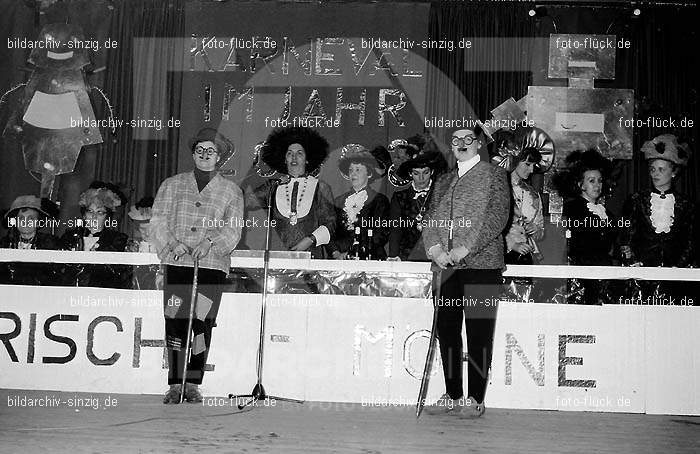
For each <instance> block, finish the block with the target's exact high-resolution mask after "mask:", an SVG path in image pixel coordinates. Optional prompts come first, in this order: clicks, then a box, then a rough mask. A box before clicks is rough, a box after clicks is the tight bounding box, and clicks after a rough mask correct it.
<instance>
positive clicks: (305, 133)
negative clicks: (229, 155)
mask: <svg viewBox="0 0 700 454" xmlns="http://www.w3.org/2000/svg"><path fill="white" fill-rule="evenodd" d="M327 157H328V141H326V139H325V138H323V136H321V135H320V134H319V133H318V132H317V131H315V130H313V129H311V128H302V127H288V128H280V129H276V130H274V131H272V132H271V133H270V135H269V136H268V137H267V139H266V140H265V142H264V143H263V144H262V145H261V146H260V147H259V148H258V156H257V157H256V159H258V160H257V161H256V167H258V169H260V167H259V166H260V164H264V165H266V166H267V167H268V168H269V169H271V171H272V172H271V173H269V174H268V175H263V173H261V172H260V170H259V171H258V173H259V174H261V175H263V176H271V175H272V174H274V172H275V171H276V172H277V174H278V175H280V176H281V177H282V178H281V180H282V181H281V182H280V184H278V185H277V186H276V187H274V183H273V182H268V183H265V184H263V185H261V186H260V187H258V188H257V189H255V191H253V192H252V193H251V194H250V195H252V196H253V197H248V205H249V206H251V207H252V206H254V205H258V206H262V207H266V206H267V200H268V197H269V196H270V191H271V190H273V191H274V193H273V194H272V200H271V202H272V227H274V234H273V235H271V237H270V249H271V250H273V251H298V252H303V251H309V252H311V256H312V257H313V258H318V259H324V258H328V255H329V254H328V251H327V247H328V246H327V245H328V243H329V241H331V239H332V238H333V235H334V231H335V208H334V206H333V193H332V192H331V188H330V186H328V184H326V183H325V182H323V181H321V180H319V179H318V174H319V173H320V171H321V167H322V166H323V163H324V162H325V160H326V158H327ZM263 229H264V227H263Z"/></svg>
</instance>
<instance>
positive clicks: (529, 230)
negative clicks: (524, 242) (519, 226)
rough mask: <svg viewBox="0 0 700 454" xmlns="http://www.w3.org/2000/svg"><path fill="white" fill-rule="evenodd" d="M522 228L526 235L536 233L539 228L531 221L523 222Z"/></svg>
mask: <svg viewBox="0 0 700 454" xmlns="http://www.w3.org/2000/svg"><path fill="white" fill-rule="evenodd" d="M523 229H524V230H525V233H526V234H527V235H528V236H534V235H536V234H537V232H538V230H539V229H538V228H537V226H536V225H535V224H534V223H532V222H526V223H525V224H523Z"/></svg>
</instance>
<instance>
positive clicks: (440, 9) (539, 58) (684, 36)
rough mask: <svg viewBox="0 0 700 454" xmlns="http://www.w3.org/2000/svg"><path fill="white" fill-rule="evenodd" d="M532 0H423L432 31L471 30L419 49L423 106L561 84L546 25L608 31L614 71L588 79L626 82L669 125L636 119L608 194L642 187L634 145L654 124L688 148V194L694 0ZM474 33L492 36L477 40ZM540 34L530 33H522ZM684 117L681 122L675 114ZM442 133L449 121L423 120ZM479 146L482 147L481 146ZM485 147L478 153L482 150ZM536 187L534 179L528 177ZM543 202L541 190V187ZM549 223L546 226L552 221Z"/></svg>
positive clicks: (433, 111)
mask: <svg viewBox="0 0 700 454" xmlns="http://www.w3.org/2000/svg"><path fill="white" fill-rule="evenodd" d="M533 6H534V4H513V3H509V4H504V3H502V2H498V3H497V4H496V3H478V4H450V3H432V4H431V11H430V22H429V30H430V37H431V38H432V39H448V40H452V41H455V42H457V41H459V40H460V39H462V38H463V37H474V41H475V42H474V48H473V50H472V51H469V50H467V51H459V52H448V51H446V50H441V49H435V50H432V51H430V52H429V53H428V61H429V65H428V66H429V68H430V72H429V76H430V79H429V83H428V92H427V99H426V103H427V111H428V112H429V114H430V115H436V116H443V117H445V118H461V117H470V116H473V117H475V118H479V119H481V120H486V119H489V118H490V117H491V114H490V113H489V111H490V110H492V109H493V108H495V107H496V106H498V105H499V104H501V103H502V102H503V101H505V100H506V99H508V98H509V97H513V98H515V100H516V101H517V100H518V99H520V98H521V97H523V96H525V95H526V94H527V87H528V85H535V86H537V85H547V86H565V85H566V81H565V80H562V79H548V78H547V67H548V40H549V35H550V34H551V33H577V34H614V35H617V37H618V38H620V37H624V38H626V39H628V40H629V41H630V42H631V47H630V49H628V50H621V49H618V50H617V54H616V55H617V57H616V77H615V80H612V81H606V80H597V81H596V82H595V86H596V87H597V88H631V89H634V92H635V119H638V120H639V119H641V120H646V118H647V117H656V118H673V119H675V121H676V123H677V124H678V127H676V128H647V127H641V128H639V127H635V129H634V137H633V150H634V156H633V159H632V160H625V161H619V162H617V173H618V178H617V188H616V190H615V191H614V193H613V196H612V197H611V198H610V199H609V201H608V207H609V208H610V209H611V210H612V211H613V213H615V214H619V213H621V210H622V205H623V203H624V200H625V198H626V197H627V196H628V195H629V194H631V193H633V192H635V191H638V190H640V189H644V188H647V187H649V185H650V179H649V176H648V170H647V164H646V162H645V161H644V157H643V155H642V154H641V152H640V151H639V150H640V149H641V146H642V144H643V143H644V141H646V140H649V139H651V138H653V137H655V136H657V135H659V134H662V133H672V134H676V135H677V136H678V137H679V138H681V140H686V141H688V143H689V144H690V146H691V150H692V151H693V153H692V154H691V160H690V163H689V165H688V168H687V169H685V170H683V171H682V173H681V175H680V177H679V178H678V181H677V185H676V186H677V189H678V190H679V191H680V192H682V193H685V194H686V195H688V196H689V197H690V198H691V200H696V199H697V196H698V194H699V193H700V190H699V178H698V176H699V171H700V156H698V152H699V151H700V150H698V147H697V144H698V140H697V139H698V127H697V121H698V120H697V119H698V116H697V114H698V104H697V101H698V100H697V72H696V71H693V70H692V69H691V66H692V65H693V63H694V62H696V61H697V59H698V58H697V52H698V50H697V46H695V44H694V43H695V42H697V32H696V26H695V25H696V22H697V20H696V18H697V8H696V7H689V8H688V7H687V8H681V7H671V6H657V7H651V6H645V7H644V8H642V14H641V15H640V16H638V17H633V16H632V14H631V10H630V9H629V8H628V7H624V8H623V7H619V8H618V7H609V8H591V7H575V6H549V7H547V11H548V15H547V16H545V17H542V18H531V17H530V16H529V15H528V11H529V9H530V8H532V7H533ZM479 37H482V38H488V37H492V38H494V39H491V40H488V39H485V40H483V41H482V40H480V39H479ZM528 38H539V39H528ZM683 118H686V119H689V120H692V121H693V122H694V123H695V124H694V125H693V126H692V127H681V125H680V121H681V120H682V119H683ZM431 132H433V133H435V134H436V135H437V137H438V138H440V139H442V140H443V141H444V140H445V139H446V136H447V134H449V133H450V132H451V131H450V130H447V129H442V130H441V129H440V128H431ZM485 154H486V153H484V155H485ZM485 157H486V156H482V158H485ZM533 179H534V180H535V181H534V184H535V186H536V187H539V188H541V185H542V180H541V177H540V180H539V181H537V179H535V177H533ZM543 196H544V197H543V201H544V204H545V208H546V207H547V203H548V199H547V197H546V196H547V194H543ZM549 227H550V229H549V230H550V231H551V226H549ZM552 233H555V234H554V235H550V233H549V231H548V233H547V235H546V237H545V241H544V244H543V247H542V249H543V253H544V255H545V263H564V262H563V260H564V257H565V251H564V249H563V248H564V247H565V246H564V243H563V239H561V238H559V236H561V235H557V234H556V232H552Z"/></svg>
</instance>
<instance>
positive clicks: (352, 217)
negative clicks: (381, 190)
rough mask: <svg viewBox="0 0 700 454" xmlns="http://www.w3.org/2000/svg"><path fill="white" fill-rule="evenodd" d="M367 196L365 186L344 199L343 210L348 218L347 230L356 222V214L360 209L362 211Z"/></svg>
mask: <svg viewBox="0 0 700 454" xmlns="http://www.w3.org/2000/svg"><path fill="white" fill-rule="evenodd" d="M368 198H369V194H367V188H364V189H361V190H360V191H358V192H355V193H354V194H350V195H349V196H348V197H347V198H346V199H345V206H344V207H343V211H345V214H346V215H347V218H348V223H347V228H348V229H349V230H350V229H352V226H353V224H355V222H357V216H358V215H359V214H360V211H362V208H363V207H364V206H365V202H367V199H368Z"/></svg>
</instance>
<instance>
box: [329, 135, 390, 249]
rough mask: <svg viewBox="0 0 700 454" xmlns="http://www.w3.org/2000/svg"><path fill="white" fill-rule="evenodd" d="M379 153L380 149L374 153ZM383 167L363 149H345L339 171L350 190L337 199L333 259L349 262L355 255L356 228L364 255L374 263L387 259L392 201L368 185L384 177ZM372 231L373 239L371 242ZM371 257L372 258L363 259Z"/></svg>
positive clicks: (356, 145) (356, 146)
mask: <svg viewBox="0 0 700 454" xmlns="http://www.w3.org/2000/svg"><path fill="white" fill-rule="evenodd" d="M373 151H374V152H375V154H378V153H379V151H378V150H377V149H374V150H373ZM382 168H383V164H382V163H381V162H380V160H379V159H378V158H376V157H375V155H374V154H372V153H371V152H370V151H368V150H367V149H366V148H365V147H364V146H362V145H358V144H349V145H346V146H344V147H343V149H342V151H341V157H340V160H339V161H338V170H339V171H340V174H341V175H342V176H343V178H345V179H346V180H348V181H350V185H351V189H350V190H349V191H348V192H346V193H345V194H343V195H341V196H340V197H337V198H336V199H335V206H336V213H337V227H336V235H335V238H334V239H333V241H331V243H330V245H329V246H330V250H331V253H332V257H333V258H334V259H340V260H342V259H347V258H351V257H350V256H349V253H350V255H352V254H354V255H357V254H355V253H354V252H353V251H351V246H352V244H353V242H354V240H355V229H356V228H358V227H359V228H360V235H359V237H358V238H357V240H358V242H359V244H360V245H363V246H365V248H366V249H365V250H366V251H367V252H365V254H367V255H371V259H372V260H384V259H386V251H385V249H384V245H385V244H386V243H387V241H388V240H389V229H388V227H387V225H386V223H387V221H388V220H389V199H387V197H386V196H385V195H384V194H380V193H378V192H376V191H375V190H374V189H372V188H371V187H370V186H369V183H370V182H371V181H374V180H375V179H377V178H379V177H381V176H382V174H383V173H382ZM370 232H371V239H370ZM360 258H363V259H364V258H369V257H360Z"/></svg>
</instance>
